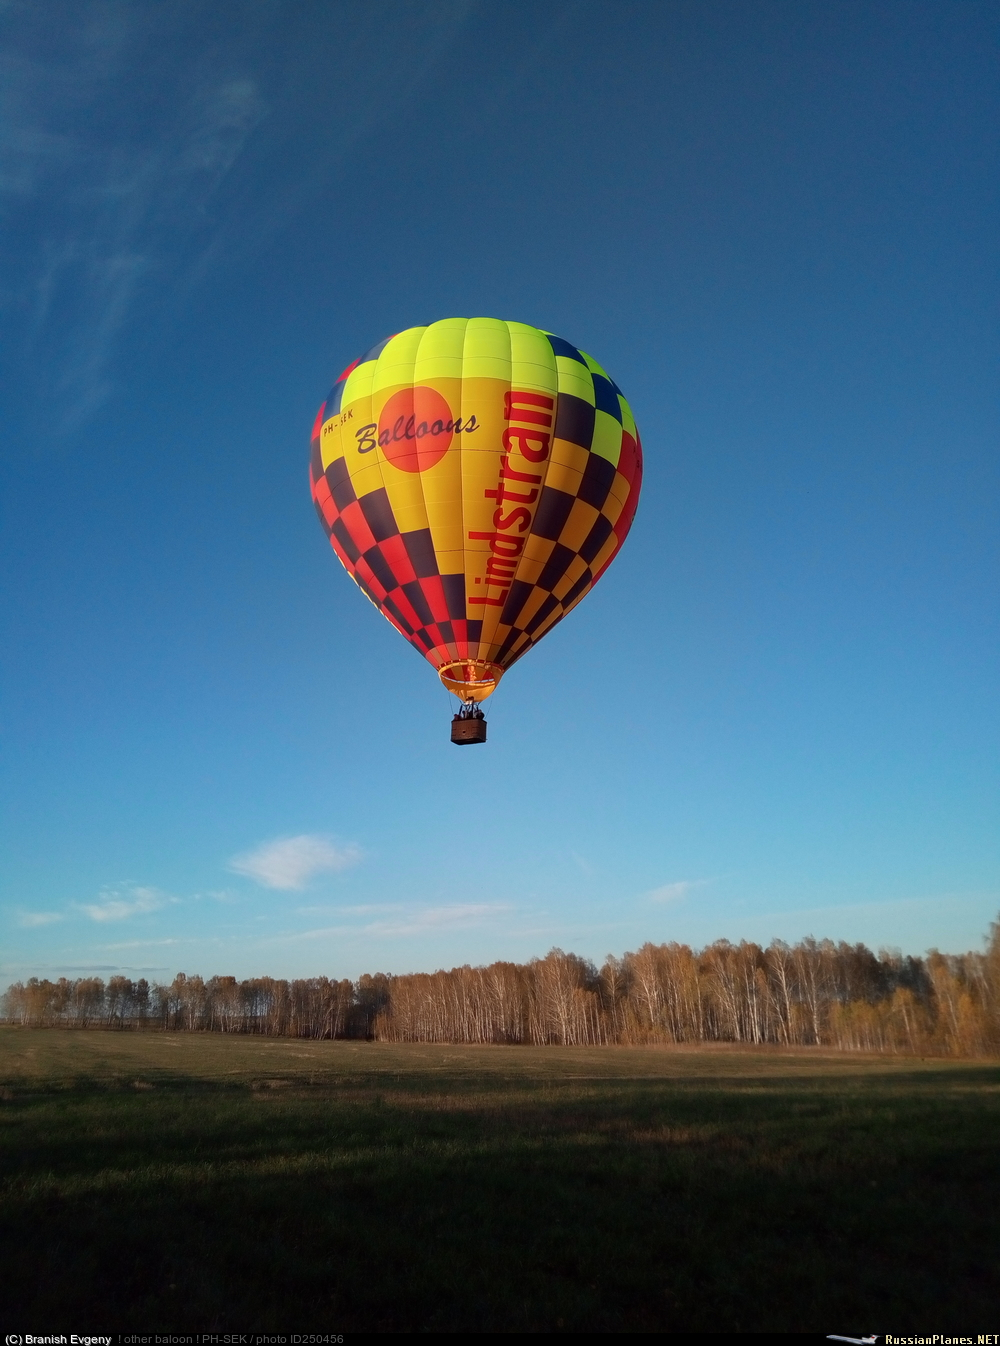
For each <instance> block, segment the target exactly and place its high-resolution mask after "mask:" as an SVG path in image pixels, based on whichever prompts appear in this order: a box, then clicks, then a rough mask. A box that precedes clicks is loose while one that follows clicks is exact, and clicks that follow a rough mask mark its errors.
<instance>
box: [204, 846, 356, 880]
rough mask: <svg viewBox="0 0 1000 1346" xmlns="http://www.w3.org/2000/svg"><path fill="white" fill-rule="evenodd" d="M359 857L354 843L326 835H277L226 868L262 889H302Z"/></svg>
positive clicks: (344, 867)
mask: <svg viewBox="0 0 1000 1346" xmlns="http://www.w3.org/2000/svg"><path fill="white" fill-rule="evenodd" d="M360 859H361V851H360V849H359V848H358V847H357V846H353V845H348V846H336V845H334V844H333V842H332V841H331V840H330V839H329V838H328V837H324V836H316V835H311V834H309V833H303V835H301V836H297V837H278V838H277V839H276V840H274V841H267V842H265V843H264V844H263V845H262V846H258V847H257V849H256V850H254V851H248V852H247V853H246V854H245V855H234V856H233V858H232V860H230V862H229V868H230V869H231V870H232V871H233V873H234V874H245V875H246V876H247V877H248V878H251V879H253V880H254V882H255V883H259V884H261V885H262V886H263V887H265V888H278V889H282V890H285V891H291V890H296V889H301V888H305V887H306V885H307V884H308V883H309V882H310V880H311V879H314V878H315V877H316V875H317V874H329V873H336V872H338V871H340V870H343V869H349V868H350V866H351V865H356V864H357V863H358V861H359V860H360Z"/></svg>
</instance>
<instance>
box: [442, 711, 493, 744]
mask: <svg viewBox="0 0 1000 1346" xmlns="http://www.w3.org/2000/svg"><path fill="white" fill-rule="evenodd" d="M451 741H452V743H457V744H458V745H459V747H461V746H462V745H463V744H465V743H485V742H486V720H485V719H484V718H483V712H482V711H481V710H480V709H479V707H478V706H476V708H475V709H474V710H472V709H470V708H469V707H467V706H463V707H462V709H461V710H460V711H459V713H458V714H457V715H456V716H455V718H454V719H453V720H452V722H451Z"/></svg>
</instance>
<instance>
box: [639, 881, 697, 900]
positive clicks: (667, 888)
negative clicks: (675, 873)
mask: <svg viewBox="0 0 1000 1346" xmlns="http://www.w3.org/2000/svg"><path fill="white" fill-rule="evenodd" d="M708 883H711V879H680V880H678V882H677V883H664V884H663V885H662V886H661V887H659V888H654V889H653V891H652V892H650V893H647V894H646V901H647V902H679V901H680V899H681V898H682V897H686V896H687V894H688V893H689V892H690V891H691V889H692V888H704V887H705V885H706V884H708Z"/></svg>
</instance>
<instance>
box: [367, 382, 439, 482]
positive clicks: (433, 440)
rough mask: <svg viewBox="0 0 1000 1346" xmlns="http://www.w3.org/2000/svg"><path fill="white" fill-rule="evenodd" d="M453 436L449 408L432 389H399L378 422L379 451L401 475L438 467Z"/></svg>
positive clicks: (385, 407) (387, 403)
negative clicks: (436, 464) (436, 465)
mask: <svg viewBox="0 0 1000 1346" xmlns="http://www.w3.org/2000/svg"><path fill="white" fill-rule="evenodd" d="M454 433H455V421H454V417H453V416H452V414H451V408H450V407H449V406H448V403H447V402H446V401H445V400H444V398H443V397H442V396H441V394H440V393H437V392H435V391H434V389H433V388H401V389H400V390H399V392H398V393H393V395H392V396H391V397H390V398H389V400H388V402H386V404H385V406H384V407H383V408H382V415H381V416H380V417H379V418H378V442H379V448H380V449H381V450H382V452H383V453H384V454H385V456H386V458H388V460H389V462H390V463H392V465H393V467H398V468H399V469H400V471H402V472H426V471H427V469H428V468H429V467H433V466H434V464H435V463H439V462H440V461H441V459H442V458H443V457H444V456H445V454H446V453H447V452H448V448H449V446H450V445H451V441H452V437H453V435H454Z"/></svg>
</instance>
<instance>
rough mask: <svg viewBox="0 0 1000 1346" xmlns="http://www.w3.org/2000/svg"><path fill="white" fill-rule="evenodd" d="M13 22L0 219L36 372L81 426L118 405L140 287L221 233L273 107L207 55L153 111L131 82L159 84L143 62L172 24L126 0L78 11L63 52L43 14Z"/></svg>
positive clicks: (25, 10) (3, 116)
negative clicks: (121, 344)
mask: <svg viewBox="0 0 1000 1346" xmlns="http://www.w3.org/2000/svg"><path fill="white" fill-rule="evenodd" d="M15 20H16V21H15V22H14V23H13V24H12V26H11V30H10V31H9V32H8V35H7V46H6V51H5V53H4V54H3V55H2V56H0V86H2V90H3V92H2V94H0V99H2V102H0V209H2V210H3V213H4V215H5V216H6V221H5V223H6V226H7V230H6V232H7V249H8V257H9V258H10V259H11V262H12V265H11V268H10V270H9V271H8V275H10V276H19V277H20V280H13V281H10V282H8V284H9V285H10V287H11V289H12V291H13V293H8V294H5V295H3V298H4V299H13V300H14V303H15V305H16V309H17V310H18V311H20V312H22V313H24V314H25V315H26V317H27V325H26V329H25V337H26V341H27V345H28V349H29V355H30V357H31V361H32V364H35V365H41V367H43V368H45V367H48V378H49V381H50V385H51V391H54V392H55V393H56V395H57V399H58V402H59V407H60V409H59V411H58V412H57V415H59V416H61V428H62V429H64V430H71V429H73V428H74V427H75V426H76V425H78V424H79V423H80V422H81V421H83V420H85V419H86V418H87V417H88V416H89V415H90V414H91V413H92V412H93V411H94V410H95V409H96V408H97V407H98V406H100V404H101V403H102V402H103V401H104V400H105V399H106V397H107V396H108V394H109V392H110V390H111V378H110V372H109V371H110V363H111V357H112V353H113V348H114V345H115V342H116V339H117V338H118V336H119V334H120V332H121V330H122V328H123V326H124V324H125V323H126V321H127V320H128V318H129V316H130V314H131V312H132V310H133V308H134V307H135V304H136V301H137V300H138V298H139V296H140V294H141V293H142V291H143V287H144V285H145V284H146V282H147V280H148V278H149V277H151V276H152V275H153V274H154V273H157V274H162V273H164V271H173V270H176V267H177V265H178V262H179V259H180V258H182V257H183V256H184V255H185V253H186V250H187V249H188V248H189V246H190V244H191V243H192V242H193V241H195V240H196V239H197V238H198V235H199V234H201V233H202V232H203V231H204V230H205V228H206V226H207V225H211V223H212V221H211V220H210V218H209V215H208V206H209V203H210V202H211V200H212V199H213V197H214V196H215V194H216V192H217V190H218V188H219V185H220V184H221V182H222V181H223V179H224V178H225V177H226V175H227V174H228V173H229V172H230V170H231V169H232V167H233V165H234V163H235V162H236V160H237V158H238V157H239V155H240V154H241V152H242V150H243V148H244V145H245V143H246V141H247V139H248V137H249V136H250V135H251V133H252V131H253V130H254V128H255V126H256V125H257V124H258V123H259V122H260V121H261V120H262V118H263V117H264V116H265V114H266V110H267V109H266V107H265V105H264V100H263V99H262V97H261V95H260V93H259V91H258V89H257V87H256V85H255V83H254V81H253V79H251V78H250V77H249V76H248V75H247V74H246V73H245V72H241V71H239V70H233V69H230V70H229V71H228V72H222V73H220V72H219V71H218V70H215V71H212V72H209V71H208V70H206V69H203V68H202V69H199V68H198V63H197V58H196V57H195V58H192V59H193V60H194V61H195V64H194V66H193V67H192V68H190V69H188V70H185V71H184V72H183V77H179V78H177V79H176V81H174V82H173V83H172V88H171V90H170V92H169V93H167V94H166V96H164V97H162V98H160V99H153V98H151V99H150V101H149V102H148V103H146V104H145V106H144V99H143V95H142V94H141V93H139V92H137V90H136V85H135V82H134V80H133V79H132V78H131V73H132V72H134V71H136V70H138V69H141V68H143V67H145V66H147V65H148V66H149V68H150V71H151V75H150V79H151V80H155V78H156V75H155V74H153V73H152V72H154V71H157V72H159V78H161V79H162V78H163V72H162V63H159V62H157V61H155V60H153V61H152V62H148V61H147V59H146V57H147V56H148V55H149V54H150V49H151V48H155V46H156V45H157V43H158V40H159V39H161V38H162V34H161V33H160V32H159V31H158V29H159V28H160V26H161V20H159V19H158V18H150V16H149V12H148V11H146V12H145V13H144V12H143V10H142V9H141V8H139V9H137V8H136V7H134V6H132V5H128V4H125V3H121V0H102V3H85V2H84V3H81V4H80V5H79V6H77V7H76V8H75V9H74V10H73V11H72V12H71V13H70V14H68V15H67V17H66V22H65V23H64V24H63V25H62V28H63V31H62V32H61V33H60V34H59V35H58V37H56V38H55V39H54V40H52V41H48V40H47V35H46V34H44V33H43V32H42V27H43V25H44V24H46V23H48V22H49V20H48V19H46V17H45V16H44V14H42V13H41V12H39V11H35V10H33V9H32V7H31V6H23V7H20V6H19V7H18V10H17V12H16V14H15ZM40 53H44V55H40ZM178 75H180V72H178ZM165 92H166V91H165ZM152 107H155V108H156V112H155V114H154V115H149V109H150V108H152ZM116 116H117V118H118V123H117V130H116V132H110V131H109V127H110V126H111V125H112V124H113V123H114V121H115V118H116ZM15 257H16V262H15V260H14V259H15Z"/></svg>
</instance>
